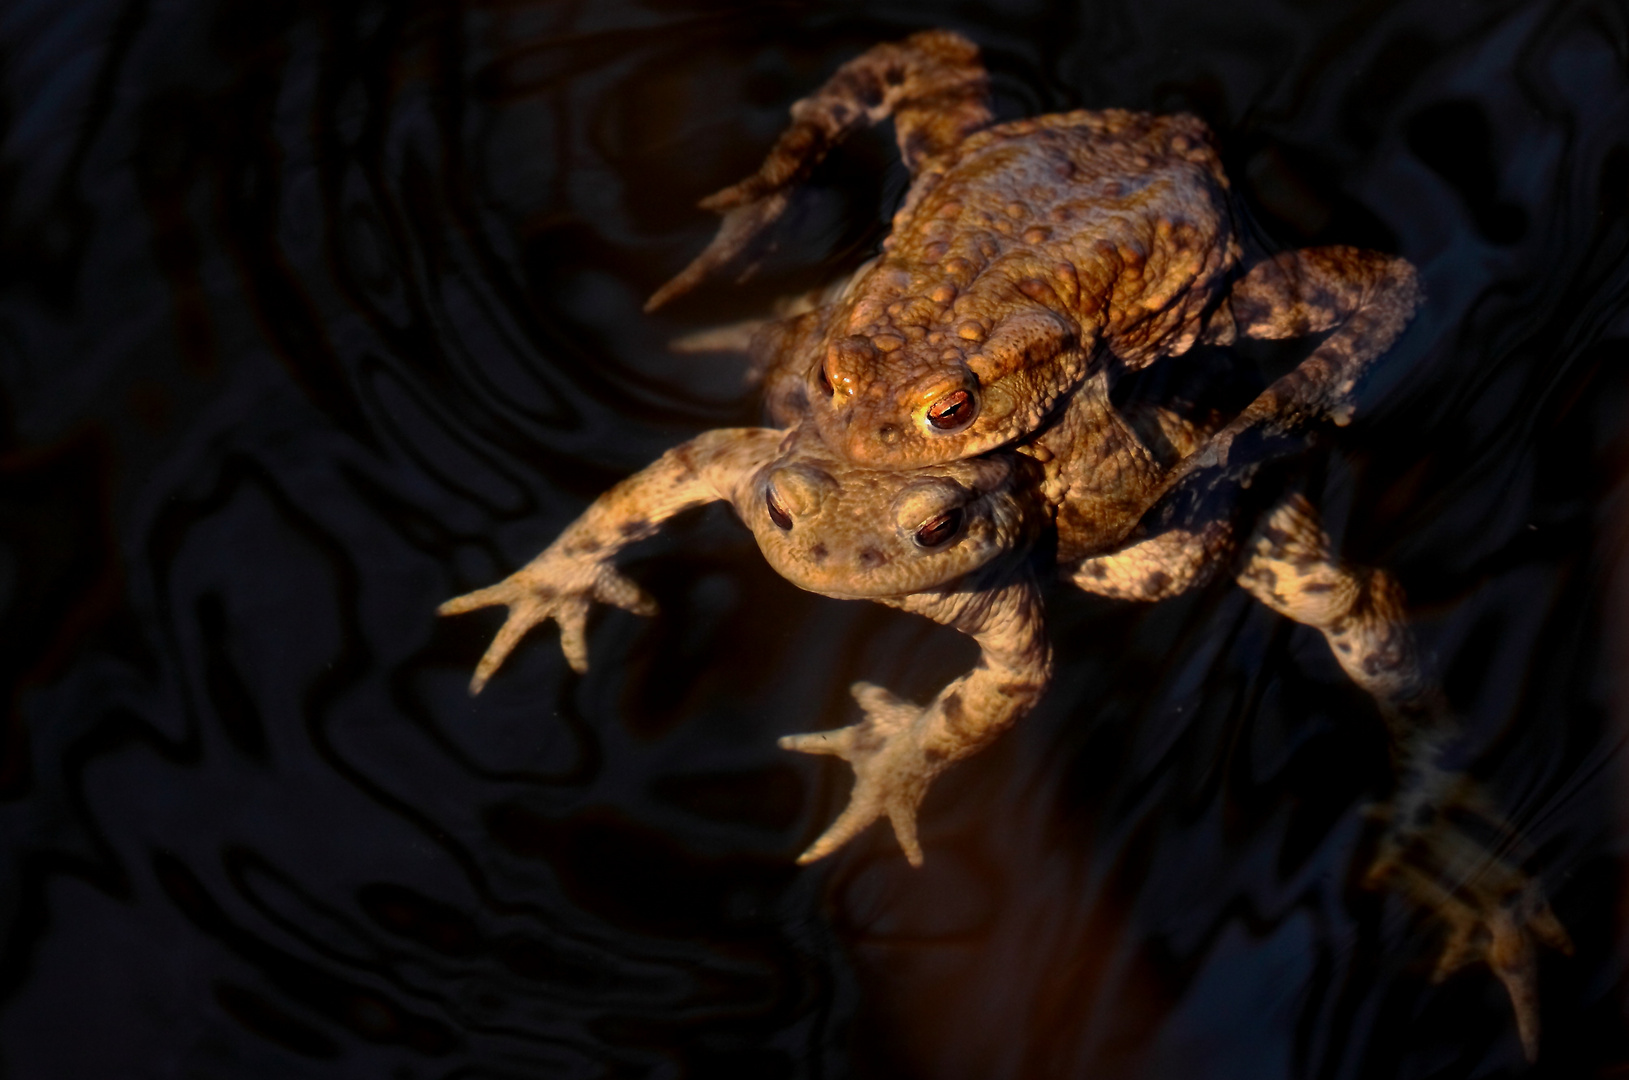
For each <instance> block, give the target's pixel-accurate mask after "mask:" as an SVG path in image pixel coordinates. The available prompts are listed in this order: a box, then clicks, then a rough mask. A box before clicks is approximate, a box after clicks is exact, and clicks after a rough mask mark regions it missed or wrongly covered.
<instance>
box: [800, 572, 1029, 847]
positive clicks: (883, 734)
mask: <svg viewBox="0 0 1629 1080" xmlns="http://www.w3.org/2000/svg"><path fill="white" fill-rule="evenodd" d="M883 602H884V603H887V604H889V605H891V606H894V607H899V608H903V609H904V610H906V611H911V612H915V613H916V614H919V615H926V616H927V617H928V618H930V619H933V620H934V621H935V622H939V623H944V624H947V625H950V626H954V627H956V629H958V630H960V631H962V632H963V633H965V634H968V635H970V636H971V637H972V638H973V639H974V640H975V641H977V642H978V643H979V647H980V648H981V649H982V650H983V653H982V655H981V656H980V657H979V662H978V664H977V665H976V666H975V667H974V668H973V670H972V671H969V672H968V673H967V674H965V675H963V676H961V677H960V678H958V679H955V680H954V681H952V682H951V683H950V684H949V685H947V686H946V687H945V688H944V689H943V690H941V691H939V694H938V696H937V697H935V698H934V700H933V701H932V702H931V703H929V704H928V705H925V706H924V705H915V704H912V703H911V702H909V701H904V700H902V699H900V698H898V697H895V696H894V695H893V694H891V693H889V692H888V691H887V690H884V689H883V688H882V687H880V686H874V685H872V684H871V683H866V682H857V683H855V684H854V686H853V687H852V688H851V689H852V691H853V694H854V697H855V700H856V701H858V702H859V704H860V709H861V711H863V712H864V713H865V718H864V719H863V720H861V721H860V722H859V723H857V724H851V725H849V726H848V727H845V728H839V729H837V730H835V731H820V732H813V733H810V734H807V735H788V736H786V737H785V738H783V739H781V741H780V745H781V746H782V747H783V748H784V749H787V750H797V751H800V752H802V753H805V754H831V755H834V756H836V757H840V758H843V759H844V760H845V761H847V762H849V763H850V764H851V765H852V766H853V767H854V791H853V793H852V794H851V795H850V797H849V803H848V807H847V808H846V809H845V810H844V811H843V813H842V814H841V815H840V816H839V817H838V818H837V820H836V821H834V822H832V824H831V827H830V828H828V829H827V830H826V831H825V832H824V833H822V834H821V835H820V837H819V839H817V840H816V841H815V842H814V843H813V844H811V845H809V848H808V850H806V851H805V852H804V853H803V854H802V855H800V856H799V857H798V862H800V863H809V862H813V861H814V860H816V859H820V858H824V857H825V856H827V855H830V854H831V853H832V852H834V851H836V850H837V849H838V848H840V847H842V846H843V845H844V844H846V843H848V841H850V840H851V839H853V838H854V837H855V836H857V835H859V833H860V832H861V831H862V830H864V829H865V828H866V826H868V825H870V824H871V823H872V822H873V821H876V820H877V819H878V818H880V817H883V816H886V817H887V818H888V820H889V821H890V822H891V823H892V825H893V827H894V836H895V837H896V838H897V839H898V840H899V846H900V847H901V848H902V849H903V850H904V852H905V857H906V859H908V860H909V861H910V863H911V865H912V866H921V865H922V845H921V843H920V842H919V841H918V840H917V835H916V812H917V808H918V807H920V806H921V804H922V799H923V797H924V796H925V795H926V794H927V789H928V785H929V784H930V783H931V782H932V781H933V779H934V777H936V776H938V775H939V774H940V773H942V772H943V771H944V770H945V769H947V768H948V767H949V766H950V765H951V764H952V763H954V762H956V761H958V760H960V759H961V758H964V757H967V756H968V755H970V754H972V753H975V752H976V751H978V750H980V749H982V748H983V747H985V746H987V745H988V744H989V743H990V742H991V741H992V740H994V739H995V737H996V736H997V735H999V734H1001V732H1003V731H1005V730H1006V729H1007V728H1008V727H1010V726H1011V725H1012V724H1013V723H1014V722H1015V721H1017V720H1018V719H1019V718H1020V717H1022V716H1023V715H1024V714H1025V713H1027V712H1029V710H1030V709H1031V708H1032V707H1034V704H1035V702H1036V701H1037V700H1039V698H1040V696H1041V695H1042V694H1043V693H1044V692H1045V691H1046V687H1047V683H1048V682H1049V681H1050V679H1051V673H1052V653H1051V649H1050V647H1049V646H1048V645H1047V642H1046V633H1045V626H1044V623H1043V617H1042V614H1041V597H1040V591H1039V589H1038V588H1037V587H1036V584H1035V581H1034V580H1033V578H1032V577H1031V576H1030V575H1029V574H1028V573H1023V574H1022V575H1021V576H1020V577H1019V578H1017V579H1016V580H1013V581H1010V582H1009V583H1007V584H1006V585H1005V586H1004V587H1000V588H997V587H995V586H993V585H991V584H990V583H988V582H980V583H979V587H976V588H974V587H966V586H964V587H962V588H951V589H946V590H942V591H939V592H933V593H920V594H916V595H913V596H908V597H900V598H897V599H889V600H885V601H883Z"/></svg>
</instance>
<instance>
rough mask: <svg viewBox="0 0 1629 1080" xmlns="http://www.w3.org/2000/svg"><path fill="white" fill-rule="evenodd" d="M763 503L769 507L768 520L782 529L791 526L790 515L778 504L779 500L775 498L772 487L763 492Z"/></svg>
mask: <svg viewBox="0 0 1629 1080" xmlns="http://www.w3.org/2000/svg"><path fill="white" fill-rule="evenodd" d="M764 505H765V506H766V507H768V508H769V520H771V521H773V522H774V523H775V524H777V525H779V526H780V527H781V528H783V529H790V528H791V527H792V515H791V514H788V513H787V512H786V508H785V507H784V506H782V505H781V504H780V500H778V499H776V498H775V489H774V488H770V489H768V490H767V491H765V492H764Z"/></svg>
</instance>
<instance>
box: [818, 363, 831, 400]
mask: <svg viewBox="0 0 1629 1080" xmlns="http://www.w3.org/2000/svg"><path fill="white" fill-rule="evenodd" d="M815 377H816V378H818V379H819V380H820V390H821V392H822V393H825V394H827V395H829V394H830V393H831V376H829V375H827V374H826V365H825V364H816V365H815Z"/></svg>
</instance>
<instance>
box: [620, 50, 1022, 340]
mask: <svg viewBox="0 0 1629 1080" xmlns="http://www.w3.org/2000/svg"><path fill="white" fill-rule="evenodd" d="M992 116H993V114H992V113H991V111H990V106H989V79H988V77H987V76H986V74H985V71H984V65H983V64H981V63H980V62H979V51H978V46H976V45H974V44H973V43H972V42H971V41H968V40H967V39H966V38H964V37H962V36H961V35H960V34H956V33H953V32H951V31H949V30H924V31H923V32H921V33H919V34H912V35H911V36H910V37H908V38H906V39H905V40H904V41H900V42H890V43H888V44H886V45H877V46H875V47H873V48H871V49H869V50H867V51H866V52H865V53H863V54H861V55H860V56H857V57H855V58H854V59H853V60H850V61H849V62H848V63H846V64H844V65H843V66H842V67H840V68H838V69H837V71H836V73H835V74H833V75H832V77H831V78H830V79H827V80H826V84H825V85H824V86H822V87H821V88H820V89H819V90H817V91H815V93H814V94H812V95H810V96H809V97H806V98H803V99H802V100H800V101H798V102H796V103H794V104H793V106H792V126H791V127H789V128H787V129H786V130H785V131H784V132H782V133H781V137H780V139H779V140H778V141H777V142H776V143H775V146H774V148H773V149H771V150H770V152H769V156H768V157H766V158H765V159H764V163H763V165H761V166H760V167H759V169H758V171H757V172H756V173H753V174H752V175H751V176H749V177H747V178H746V179H745V180H742V181H740V182H739V183H737V184H733V185H731V186H730V187H727V188H725V189H724V190H723V191H720V192H717V193H716V194H713V195H709V196H708V197H707V198H705V199H703V200H702V202H701V206H702V209H704V210H712V211H715V212H717V213H719V214H722V215H723V216H724V220H723V222H722V223H721V224H720V225H719V228H718V235H717V236H715V237H714V238H713V242H712V243H711V244H709V245H708V246H707V249H706V250H705V251H703V252H702V253H701V254H700V255H698V256H696V258H695V260H694V261H693V262H691V264H690V265H689V266H686V267H685V268H684V269H683V270H681V271H679V273H678V274H677V275H676V276H675V277H674V278H673V280H671V281H669V282H668V283H667V284H665V285H663V286H662V287H661V288H659V289H657V290H656V292H654V293H652V294H651V298H650V299H649V300H647V301H646V302H645V310H646V311H655V310H656V309H657V308H659V307H661V306H662V305H663V304H665V303H667V302H668V301H669V300H671V299H673V298H674V297H675V296H680V295H682V294H684V293H687V292H689V291H690V290H691V289H693V288H695V287H696V286H697V285H699V284H700V283H701V282H702V281H703V280H704V279H705V278H706V277H707V276H708V275H709V274H711V273H713V272H715V271H717V270H719V269H721V268H723V267H724V266H726V265H728V264H730V263H731V262H733V261H735V260H736V259H737V258H738V257H739V256H741V255H742V254H743V253H744V252H746V251H747V249H748V248H750V247H752V246H753V245H754V243H755V242H757V241H758V240H760V239H761V238H762V235H763V233H764V231H765V230H766V229H767V228H768V227H769V226H770V225H772V224H773V223H774V222H775V221H776V220H777V219H779V218H780V216H781V215H782V214H784V213H785V212H786V208H787V207H788V206H789V205H790V203H791V198H792V193H793V191H794V190H795V189H796V187H797V185H798V184H799V183H801V182H802V181H803V179H804V178H805V177H807V176H808V175H809V173H810V171H811V170H813V169H814V167H815V166H816V165H818V164H819V163H820V161H821V159H823V158H824V157H825V156H826V154H827V153H829V152H830V151H831V149H832V147H834V146H836V145H837V144H838V143H840V142H842V141H843V139H844V138H846V137H847V136H848V135H850V134H852V133H853V132H855V131H858V130H860V129H861V128H864V127H870V126H871V125H873V124H880V123H882V121H884V120H886V119H888V118H889V117H893V120H894V134H895V138H896V140H897V141H898V143H899V153H900V157H901V158H903V159H904V161H905V167H906V168H908V169H910V170H911V173H912V174H913V175H914V174H915V173H916V171H917V169H918V167H919V166H920V165H921V163H922V162H923V161H925V160H927V159H928V158H931V157H933V156H935V155H937V154H940V153H943V152H944V151H945V150H946V149H948V148H950V147H952V146H954V145H956V143H958V142H960V141H961V140H962V139H964V138H966V137H967V136H968V135H969V134H971V133H972V132H974V131H977V130H978V129H979V128H981V127H984V126H986V125H987V124H989V123H990V121H991V119H992ZM750 271H751V267H750V266H749V267H748V272H749V273H750Z"/></svg>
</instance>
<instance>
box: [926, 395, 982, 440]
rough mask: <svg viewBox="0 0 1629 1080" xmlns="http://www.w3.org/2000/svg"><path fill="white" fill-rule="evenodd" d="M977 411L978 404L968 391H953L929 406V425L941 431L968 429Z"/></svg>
mask: <svg viewBox="0 0 1629 1080" xmlns="http://www.w3.org/2000/svg"><path fill="white" fill-rule="evenodd" d="M975 411H977V402H975V401H974V400H973V395H972V394H970V393H968V392H967V391H966V390H952V391H951V392H950V393H948V394H946V395H945V396H944V397H942V398H940V399H939V400H938V401H935V402H934V403H933V404H932V405H929V406H928V423H930V424H932V425H933V426H934V427H936V428H938V429H939V430H940V431H955V430H956V429H957V428H960V427H966V426H967V424H968V422H969V421H970V420H972V419H973V413H974V412H975Z"/></svg>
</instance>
